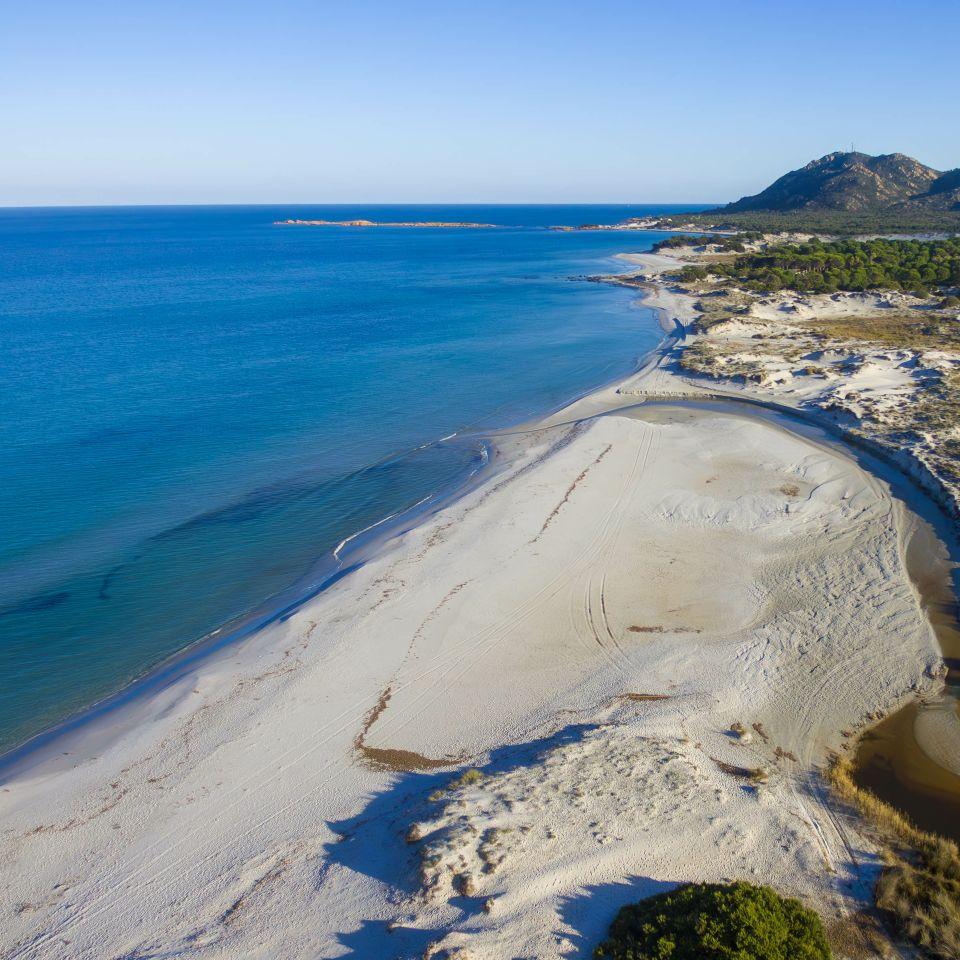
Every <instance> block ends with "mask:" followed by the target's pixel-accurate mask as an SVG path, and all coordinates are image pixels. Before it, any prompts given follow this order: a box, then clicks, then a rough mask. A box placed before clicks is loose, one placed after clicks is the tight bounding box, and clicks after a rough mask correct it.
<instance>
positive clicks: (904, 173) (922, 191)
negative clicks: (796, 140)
mask: <svg viewBox="0 0 960 960" xmlns="http://www.w3.org/2000/svg"><path fill="white" fill-rule="evenodd" d="M720 210H722V211H723V212H724V213H739V212H743V211H764V212H768V211H769V212H786V211H791V210H808V211H816V210H838V211H848V212H863V211H881V210H882V211H888V210H889V211H899V212H910V211H914V210H916V211H922V210H951V211H953V210H960V169H958V170H951V171H949V172H947V173H941V172H940V171H939V170H934V169H933V168H932V167H928V166H925V165H924V164H922V163H920V162H919V161H918V160H914V159H913V158H912V157H908V156H906V155H905V154H902V153H887V154H883V155H881V156H878V157H873V156H870V155H869V154H866V153H828V154H827V155H826V156H825V157H821V158H820V159H819V160H813V161H811V162H810V163H808V164H807V165H806V166H805V167H801V168H800V169H799V170H792V171H791V172H790V173H787V174H784V176H782V177H780V179H779V180H776V181H774V182H773V183H772V184H771V185H770V186H769V187H767V189H766V190H763V191H761V192H760V193H758V194H756V195H754V196H752V197H743V198H742V199H740V200H737V201H736V202H735V203H729V204H727V205H726V206H725V207H721V208H720ZM718 212H719V211H718Z"/></svg>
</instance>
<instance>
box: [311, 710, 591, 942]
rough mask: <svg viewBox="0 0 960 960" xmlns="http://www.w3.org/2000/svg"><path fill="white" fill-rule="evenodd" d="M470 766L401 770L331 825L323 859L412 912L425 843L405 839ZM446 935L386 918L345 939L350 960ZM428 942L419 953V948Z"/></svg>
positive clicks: (497, 759) (563, 733) (490, 765)
mask: <svg viewBox="0 0 960 960" xmlns="http://www.w3.org/2000/svg"><path fill="white" fill-rule="evenodd" d="M592 729H594V725H593V724H574V725H570V726H567V727H564V728H563V729H562V730H559V731H558V732H556V733H554V734H552V735H550V736H548V737H544V738H541V739H537V740H531V741H528V742H527V743H522V744H518V745H513V746H505V747H500V748H498V749H496V750H494V751H492V752H491V753H490V755H489V758H488V760H487V762H486V763H484V764H482V765H480V764H477V765H475V766H476V768H477V769H479V770H481V771H482V772H483V773H484V774H486V775H488V776H490V775H495V774H498V773H505V772H508V771H510V770H514V769H516V768H518V767H521V766H526V765H530V764H533V763H536V762H537V761H538V759H539V758H540V756H541V755H542V754H543V753H544V752H546V751H547V750H550V749H554V748H556V747H559V746H562V745H565V744H569V743H575V742H576V741H578V740H580V739H581V738H582V737H583V736H584V734H585V733H586V732H587V731H589V730H592ZM470 767H471V765H470V764H466V765H460V766H458V767H451V768H450V769H448V770H446V771H442V772H399V773H397V774H396V777H395V778H394V780H393V781H392V782H391V783H390V784H389V785H388V786H387V787H386V788H385V789H383V790H381V791H380V792H378V793H375V794H373V795H372V796H371V797H370V799H369V800H368V801H367V803H366V805H365V806H364V808H363V810H362V811H361V812H360V813H359V814H357V815H356V816H354V817H350V818H347V819H344V820H337V821H330V822H328V824H327V825H328V827H329V828H330V830H331V831H332V832H333V833H334V834H335V835H336V839H335V840H333V841H331V842H329V843H328V844H326V846H325V848H324V859H325V861H326V863H327V864H328V865H337V866H340V867H343V868H346V869H347V870H349V871H351V872H353V873H357V874H360V875H362V876H365V877H370V878H371V879H373V880H376V881H378V882H379V883H381V884H383V885H384V887H385V888H386V889H385V891H384V897H385V899H386V900H387V901H388V902H390V903H393V904H394V905H395V906H396V908H397V913H398V915H400V914H403V913H404V912H407V911H410V909H411V906H412V905H411V904H410V902H409V901H410V900H411V899H412V898H413V897H415V896H416V894H418V893H419V891H420V879H419V866H420V854H419V845H418V844H414V843H408V842H407V841H406V835H407V831H408V830H409V828H410V826H411V824H413V823H414V822H416V821H418V820H421V819H426V818H428V817H429V816H431V815H433V814H435V813H436V812H437V807H436V804H437V801H431V800H430V796H431V794H435V791H444V790H445V789H446V788H447V787H448V785H449V784H450V781H451V780H453V779H454V778H455V777H456V776H458V774H459V773H461V772H462V771H463V770H464V769H469V768H470ZM450 905H451V906H452V907H454V908H455V909H458V910H460V911H461V912H462V914H463V915H468V914H470V913H472V912H473V911H474V910H476V909H479V908H480V904H479V901H476V902H475V901H473V900H470V899H469V898H465V897H455V898H453V899H452V900H451V901H450ZM438 935H439V932H438V931H435V930H434V931H425V930H421V929H417V928H413V927H409V928H407V927H404V926H403V925H402V923H401V924H399V925H396V924H394V925H392V928H391V929H388V925H387V921H385V920H373V919H370V920H365V921H364V922H363V923H362V925H361V927H360V928H358V929H357V930H355V931H353V932H351V933H347V934H342V935H340V942H341V943H342V944H343V945H344V946H345V947H347V948H349V949H350V950H351V953H349V954H347V956H354V957H381V956H382V957H390V956H398V955H406V954H405V953H403V951H408V952H409V953H410V955H411V956H413V955H417V956H419V955H421V954H422V950H423V949H425V947H426V944H427V943H428V942H429V941H430V940H432V939H435V938H436V937H437V936H438ZM421 939H422V940H423V947H422V948H421V950H420V953H419V954H418V953H417V952H416V949H415V948H416V947H417V946H418V945H419V944H420V941H421Z"/></svg>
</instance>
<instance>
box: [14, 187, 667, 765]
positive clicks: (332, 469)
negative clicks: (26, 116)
mask: <svg viewBox="0 0 960 960" xmlns="http://www.w3.org/2000/svg"><path fill="white" fill-rule="evenodd" d="M664 209H666V208H664V207H650V206H646V207H644V206H633V207H627V206H623V207H567V208H564V207H410V206H405V207H393V208H385V207H379V208H374V207H359V206H358V207H349V208H336V207H302V206H300V207H293V206H292V207H282V208H279V207H278V208H272V207H211V208H197V207H191V208H101V209H47V210H2V211H0V329H2V333H3V350H2V351H0V409H2V411H3V415H2V417H0V445H2V450H3V457H2V460H0V530H2V531H3V534H2V539H0V678H2V681H0V750H3V749H7V748H9V747H11V746H13V745H15V744H16V743H18V742H21V741H23V740H24V739H25V738H27V737H29V736H31V735H33V734H35V733H37V732H38V731H40V730H42V729H44V728H46V727H49V726H50V725H51V724H54V723H56V722H58V721H60V720H63V719H64V718H66V717H68V716H70V715H71V714H73V713H75V712H77V711H78V710H80V709H82V708H83V707H84V706H86V705H88V704H90V703H92V702H94V701H96V700H98V699H100V698H102V697H104V696H107V695H109V694H111V693H113V692H115V691H116V690H118V689H119V688H121V687H122V686H123V685H124V684H126V683H128V682H129V681H130V680H131V679H133V678H135V677H137V676H138V675H140V674H142V673H144V672H145V671H146V670H148V669H149V668H150V667H152V666H155V665H156V664H157V663H159V662H161V661H162V660H164V659H165V658H167V657H169V656H170V655H171V654H173V653H174V652H176V651H178V650H180V649H182V648H184V647H185V646H187V645H189V644H190V643H192V642H194V641H196V640H198V639H200V638H202V637H204V636H205V635H207V634H209V633H210V632H211V631H213V630H215V629H217V628H223V627H225V625H226V626H229V625H231V624H236V623H237V622H239V621H241V620H242V619H243V618H244V617H247V616H249V615H250V614H251V612H252V611H255V610H260V611H263V610H266V609H269V606H270V604H271V602H272V603H274V604H276V603H279V602H280V601H279V598H280V597H283V596H286V597H287V598H289V597H290V596H291V595H292V593H293V592H295V591H303V592H306V591H308V590H309V589H311V588H312V587H314V586H315V585H316V583H317V582H319V579H320V578H321V576H322V574H323V571H324V570H329V567H330V564H329V558H330V552H331V550H332V548H333V547H334V546H335V545H336V544H338V543H339V542H340V541H341V540H343V539H344V538H345V537H348V536H350V535H351V534H353V533H355V532H356V531H358V530H360V529H362V528H364V527H366V526H368V525H369V524H372V523H376V522H377V521H379V520H381V519H382V518H383V517H385V516H387V515H388V514H392V513H395V512H396V511H399V510H403V509H406V508H409V507H410V506H411V505H413V504H415V503H417V502H418V501H419V500H421V499H422V498H424V497H425V496H428V495H429V494H430V493H431V492H435V491H438V490H444V489H450V488H451V486H452V485H454V484H456V483H458V482H462V481H463V478H464V477H465V476H466V475H467V474H468V473H469V472H470V471H471V470H475V469H476V467H477V464H478V461H479V458H480V456H481V447H480V445H479V444H478V443H477V442H476V441H475V440H456V439H455V440H452V441H447V442H444V443H440V444H437V443H435V442H434V441H437V440H438V439H439V438H441V437H444V436H446V435H448V434H450V433H453V432H454V431H460V430H463V429H464V428H465V427H467V426H469V425H481V426H494V425H498V426H499V425H504V424H508V423H511V422H516V421H518V420H521V419H525V418H527V417H529V416H531V415H533V414H536V413H540V412H545V411H546V410H548V409H550V408H552V407H555V406H557V405H559V404H560V403H562V402H563V401H564V400H566V399H569V398H570V397H572V396H573V395H576V394H578V393H581V392H584V391H585V390H587V389H589V388H591V387H592V386H595V385H597V384H599V383H601V382H603V381H605V380H608V379H611V378H613V377H614V376H616V375H618V374H622V373H625V372H626V371H628V370H629V369H630V368H631V367H632V366H633V365H634V364H635V362H636V360H637V358H638V356H639V355H641V354H642V353H644V352H645V351H646V350H648V349H650V348H651V347H652V346H653V345H654V344H655V343H656V341H657V340H658V339H659V336H660V334H659V331H658V329H657V327H656V324H655V323H654V322H653V319H652V316H651V314H650V311H648V310H645V309H643V308H640V307H638V306H637V305H636V303H635V301H634V298H633V296H632V295H631V294H630V293H629V291H626V290H623V289H617V288H610V287H604V286H600V285H597V284H589V283H584V282H571V280H570V279H569V278H571V277H575V276H578V275H582V274H586V273H596V272H602V271H613V270H616V269H621V268H622V266H623V265H622V264H618V263H616V262H613V261H610V260H609V259H608V258H610V257H611V256H612V255H613V254H615V253H618V252H622V251H628V250H642V249H647V248H649V246H650V244H651V243H652V242H653V241H654V240H656V239H657V238H658V237H659V236H660V235H658V234H626V235H625V234H622V233H620V234H617V233H594V232H583V233H560V232H555V231H549V230H545V229H543V228H544V227H545V226H547V225H549V224H556V223H574V224H576V223H584V222H613V221H616V220H619V219H621V218H623V217H626V216H635V215H640V214H643V213H646V212H658V211H663V210H664ZM286 217H302V218H330V219H344V218H346V217H365V218H368V219H374V220H423V219H444V220H474V221H484V222H493V223H497V224H504V225H505V226H504V227H503V228H502V229H495V230H484V231H472V230H409V229H408V230H402V229H376V230H372V229H362V228H352V229H350V228H326V227H325V228H293V227H277V226H273V225H272V222H273V221H274V220H276V219H280V218H286ZM418 448H419V449H418Z"/></svg>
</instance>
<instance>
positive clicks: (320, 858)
mask: <svg viewBox="0 0 960 960" xmlns="http://www.w3.org/2000/svg"><path fill="white" fill-rule="evenodd" d="M649 375H650V376H653V377H666V376H668V375H667V374H666V373H664V372H663V371H661V370H659V369H657V368H653V369H652V371H651V372H650V373H649ZM609 402H613V400H612V395H610V396H606V399H604V400H602V401H597V400H596V399H595V398H594V399H592V400H590V401H585V402H584V403H586V404H587V405H589V404H590V403H593V404H594V405H597V404H598V403H599V405H600V406H602V405H603V403H609ZM582 407H583V404H581V409H582ZM639 416H642V417H643V419H640V418H638V416H622V415H621V416H607V417H602V418H600V419H598V420H595V421H592V422H590V423H589V424H587V425H585V426H578V427H574V428H560V429H557V430H552V431H545V432H543V433H542V434H541V435H539V436H538V437H536V438H535V439H534V442H533V443H532V445H531V446H530V448H529V449H528V450H527V452H526V453H524V454H523V455H522V456H520V457H519V458H518V459H517V461H516V462H515V463H513V464H512V465H510V466H509V468H508V469H507V470H506V471H505V473H504V474H503V475H502V476H501V477H500V478H499V479H498V480H496V481H495V482H493V483H491V484H489V485H487V486H485V487H483V488H481V489H479V490H477V491H475V492H474V493H473V494H471V495H470V496H469V497H467V498H466V499H465V500H464V501H463V502H461V503H459V504H457V505H456V506H454V507H452V508H450V509H448V510H446V511H444V512H443V513H441V514H439V515H438V516H436V517H435V518H434V519H432V520H431V521H429V522H428V523H426V524H424V525H423V526H421V527H419V528H418V529H416V530H413V531H411V532H409V533H407V534H405V535H404V536H402V537H400V538H398V539H396V540H395V541H393V542H392V543H391V544H390V545H389V547H388V548H387V549H386V550H384V552H383V553H382V555H381V556H379V557H378V558H377V559H376V560H375V561H373V562H371V563H369V564H368V565H367V566H366V567H364V568H363V569H362V570H359V571H357V572H356V573H354V574H352V575H351V576H350V577H348V578H346V579H345V580H343V581H341V582H340V583H339V584H338V585H337V586H335V587H334V588H332V589H331V590H329V591H328V592H327V593H325V594H323V595H321V596H320V597H318V598H317V599H316V600H315V601H314V602H312V603H311V604H309V605H308V606H307V607H306V608H305V609H303V610H301V611H300V612H298V613H297V614H296V615H295V616H293V617H292V618H291V619H290V620H288V621H287V622H286V623H283V624H278V625H276V626H275V627H273V628H271V629H270V630H268V631H265V632H264V633H263V634H262V635H260V636H257V637H255V638H252V639H251V640H249V641H246V642H245V643H243V644H239V645H237V646H236V647H233V648H231V649H230V650H229V651H226V652H224V653H223V654H222V655H220V656H219V657H217V658H216V659H213V660H210V661H208V662H206V663H204V664H203V665H201V666H199V667H198V668H197V670H196V671H195V673H194V674H193V675H192V676H190V677H188V678H187V679H186V680H185V681H183V682H181V683H178V684H176V685H174V686H173V687H171V688H170V689H168V690H166V691H164V693H163V694H160V695H158V696H157V697H155V698H154V699H153V700H152V701H151V702H150V703H148V704H140V705H138V706H137V708H136V709H137V710H138V711H139V712H140V714H139V715H140V719H141V722H140V723H139V724H138V726H136V728H135V729H134V730H132V731H129V732H127V733H126V734H124V735H123V736H122V737H119V738H118V739H115V740H114V741H112V742H109V741H108V742H105V743H103V744H101V745H100V746H99V747H98V748H97V751H96V756H95V757H92V758H91V757H88V756H84V753H83V744H75V743H69V744H66V745H65V747H64V749H65V750H67V751H69V752H70V756H68V757H63V756H59V755H58V756H56V757H53V756H51V757H50V758H49V760H48V761H47V762H46V763H44V764H40V765H39V766H35V767H33V768H32V769H30V770H29V771H26V772H24V773H22V774H21V775H20V776H17V777H15V778H14V779H12V780H11V781H9V782H8V783H6V784H5V785H4V787H3V788H2V789H3V792H2V793H0V804H2V835H0V858H2V860H0V862H2V864H3V873H4V878H5V881H4V888H3V894H2V909H3V914H4V918H5V922H4V924H3V926H2V928H0V944H2V948H3V951H4V956H8V957H44V958H46V957H76V958H87V957H89V958H106V957H110V958H120V957H124V958H134V957H159V956H163V957H172V956H193V955H201V954H202V955H203V956H204V957H238V956H244V957H272V956H277V955H278V954H282V955H283V956H285V957H316V956H339V955H352V956H357V957H373V956H378V957H388V956H399V957H407V956H410V957H415V956H416V957H419V956H422V955H423V953H424V950H425V949H426V948H427V946H428V944H431V943H442V944H443V947H444V949H453V948H454V947H456V946H458V945H463V946H469V949H470V950H471V951H472V955H473V956H474V957H490V958H494V957H503V956H537V957H554V956H557V957H559V956H579V955H584V956H585V955H587V953H588V952H589V947H590V946H591V945H592V943H593V942H594V941H595V940H596V938H597V937H598V936H599V934H600V932H601V931H602V929H603V927H604V926H605V924H606V923H607V922H608V921H609V919H610V917H611V915H612V913H613V912H614V910H615V909H616V906H617V905H618V904H619V903H621V902H624V901H625V900H626V899H629V898H636V897H637V896H639V895H641V894H642V893H643V892H650V891H652V890H655V889H659V888H661V887H662V886H663V885H664V884H668V883H675V882H677V881H679V880H683V879H691V878H719V877H724V876H747V877H753V878H761V879H764V880H770V881H772V882H775V883H777V884H778V885H780V886H782V887H785V888H786V889H790V890H793V891H795V892H797V893H798V894H800V895H802V896H804V897H805V898H807V899H808V900H809V901H810V902H813V903H815V904H817V905H818V906H820V908H821V909H824V910H825V911H828V919H829V915H831V914H832V913H834V912H839V913H840V914H843V913H845V912H847V911H849V910H851V909H855V908H856V906H857V904H858V903H859V902H860V900H861V899H862V898H864V897H865V896H866V891H867V888H868V886H869V884H870V882H871V879H872V876H873V874H872V869H873V867H872V866H871V864H870V857H869V856H868V855H865V854H864V853H863V851H859V852H857V850H856V849H855V847H856V844H855V843H854V842H853V841H850V840H849V838H847V837H846V836H845V835H844V833H843V830H842V827H840V825H839V821H837V820H836V819H835V818H833V817H832V815H831V814H830V812H829V811H828V810H827V809H825V807H824V804H823V797H822V795H821V794H820V793H819V792H818V791H817V790H816V789H815V788H814V787H813V786H812V780H811V770H812V767H813V764H814V763H815V762H816V761H817V760H818V759H819V758H820V757H821V756H822V754H823V751H824V750H825V749H826V747H828V746H831V745H836V744H837V743H838V742H839V731H840V730H841V729H842V728H843V727H845V726H848V725H852V724H855V723H857V722H859V721H860V720H861V719H862V717H863V716H864V714H866V713H868V712H871V711H873V710H877V709H886V708H889V707H890V706H891V705H892V704H894V703H895V702H897V701H898V700H900V699H902V698H903V697H904V696H905V695H906V694H907V693H908V692H909V691H910V689H911V687H913V686H917V685H922V684H924V683H925V682H926V681H925V679H924V671H925V669H927V668H929V667H930V666H931V665H932V664H934V663H935V662H936V660H937V654H936V650H935V644H934V642H933V637H932V633H931V631H930V629H929V626H928V624H927V623H926V621H925V619H924V617H923V615H922V613H921V611H920V608H919V605H918V603H917V598H916V596H915V593H914V591H913V588H912V586H911V584H910V583H909V580H908V578H907V577H906V574H905V570H904V565H903V558H902V556H901V537H900V533H899V531H900V529H901V526H902V517H901V516H900V508H899V506H898V505H897V504H896V503H895V502H894V501H892V500H891V498H890V495H889V493H888V491H887V489H886V487H885V485H884V484H883V483H881V482H879V481H877V480H875V479H874V478H872V477H870V476H868V475H866V474H864V473H863V472H862V471H861V470H860V469H859V468H858V467H857V466H856V464H855V463H854V462H853V461H851V460H848V459H846V458H844V457H842V456H838V455H836V454H834V453H830V452H828V451H824V450H822V449H819V448H817V447H815V446H813V445H812V444H810V443H808V442H806V441H804V440H801V439H799V438H797V437H795V436H792V435H790V434H788V433H786V432H784V431H782V430H779V429H777V428H775V427H773V426H770V425H767V424H764V423H760V422H752V421H748V420H746V419H743V418H739V417H733V416H729V415H725V414H716V415H711V414H702V413H692V412H690V411H682V410H675V411H673V412H671V411H669V410H666V411H665V410H662V409H661V410H652V409H651V410H649V412H646V413H641V414H640V415H639ZM627 694H630V695H632V696H625V695H627ZM638 695H643V696H638ZM657 698H660V699H657ZM736 720H740V721H742V722H744V723H745V724H747V725H748V726H749V725H751V724H754V723H756V724H758V726H759V730H758V732H757V733H756V734H755V735H754V736H753V739H752V742H750V743H743V742H739V741H737V740H736V739H735V738H731V736H729V734H728V728H729V725H730V724H731V723H733V722H734V721H736ZM760 731H762V732H760ZM531 744H532V745H531ZM525 745H526V746H525ZM778 748H779V754H778V753H777V749H778ZM62 752H63V751H58V754H59V753H62ZM791 758H793V759H791ZM371 759H372V760H373V761H376V760H378V759H380V760H383V759H387V760H390V759H394V760H400V761H401V762H402V763H403V764H405V765H406V766H408V767H412V768H419V770H418V769H413V770H411V771H410V772H406V773H402V772H395V771H392V770H389V769H384V768H382V766H378V764H377V763H375V762H374V763H371ZM443 763H448V764H450V766H449V767H448V770H453V769H454V767H456V766H465V765H473V766H479V767H482V768H483V770H484V778H483V779H482V781H479V782H478V783H477V784H466V785H464V786H463V787H462V788H457V789H454V790H445V789H443V788H444V786H445V784H446V783H447V781H449V780H450V778H451V776H452V773H451V772H437V768H438V765H442V764H443ZM720 763H723V764H726V765H727V766H726V768H724V767H721V766H720V765H719V764H720ZM753 767H762V768H764V769H765V771H766V772H767V776H768V781H769V782H768V783H767V784H766V785H764V786H762V787H761V788H760V789H759V790H756V789H754V787H753V786H751V785H750V784H749V783H748V782H747V781H746V780H745V779H744V778H743V776H738V775H737V774H736V773H732V772H730V771H731V770H732V769H735V768H744V769H746V768H753ZM438 787H439V788H441V789H440V790H439V795H438V794H436V793H434V791H436V790H437V788H438ZM431 796H433V797H434V799H430V798H431ZM415 820H416V821H420V822H422V823H423V824H424V827H423V830H422V837H421V839H419V840H418V841H417V842H416V843H411V844H407V843H405V842H404V840H403V836H404V833H405V832H406V830H407V828H408V827H409V825H410V824H411V823H412V822H414V821H415ZM491 831H493V833H491ZM848 843H849V844H852V846H849V847H848V845H847V844H848ZM851 853H852V854H853V856H851ZM491 864H494V866H493V867H492V869H488V867H490V865H491ZM464 874H465V875H468V876H469V877H470V884H469V885H467V888H466V892H467V893H468V894H469V895H464V892H465V891H464V889H461V886H459V885H460V884H464V883H466V881H463V880H461V879H456V878H458V877H461V875H464ZM454 882H455V883H456V884H457V885H456V886H455V885H454ZM487 898H493V901H494V903H495V905H496V906H495V908H494V909H491V911H490V912H486V911H485V910H483V909H481V908H482V905H483V903H484V902H485V901H486V899H487ZM388 925H393V926H395V927H396V928H397V929H396V930H395V932H388ZM438 949H439V948H438Z"/></svg>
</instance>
